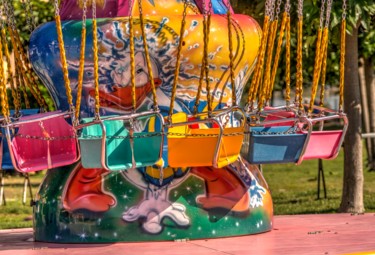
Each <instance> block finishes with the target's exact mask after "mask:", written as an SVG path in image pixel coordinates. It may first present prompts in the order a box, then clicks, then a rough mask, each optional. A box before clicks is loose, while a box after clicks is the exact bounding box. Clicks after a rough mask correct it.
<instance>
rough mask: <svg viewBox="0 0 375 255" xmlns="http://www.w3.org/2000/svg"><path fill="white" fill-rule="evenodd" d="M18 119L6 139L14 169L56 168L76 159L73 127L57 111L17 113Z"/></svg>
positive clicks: (28, 170)
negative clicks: (23, 114) (10, 135)
mask: <svg viewBox="0 0 375 255" xmlns="http://www.w3.org/2000/svg"><path fill="white" fill-rule="evenodd" d="M19 122H20V123H17V127H16V128H14V129H13V130H12V131H13V132H15V135H14V136H13V137H12V138H11V140H10V141H9V140H8V142H9V143H10V152H11V156H12V157H13V164H14V166H15V168H16V169H17V170H18V171H21V172H34V171H40V170H45V169H50V168H56V167H60V166H65V165H70V164H73V163H74V162H76V161H77V160H78V159H79V156H80V155H79V152H78V146H77V140H76V136H75V130H74V128H73V127H72V125H70V124H69V123H68V122H67V121H66V119H65V116H64V114H63V113H61V112H60V111H57V112H50V113H42V114H37V115H32V116H26V117H21V118H20V121H19ZM22 122H24V123H22Z"/></svg>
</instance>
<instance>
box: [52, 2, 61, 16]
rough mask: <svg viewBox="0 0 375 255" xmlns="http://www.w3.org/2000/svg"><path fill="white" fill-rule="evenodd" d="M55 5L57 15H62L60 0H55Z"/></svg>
mask: <svg viewBox="0 0 375 255" xmlns="http://www.w3.org/2000/svg"><path fill="white" fill-rule="evenodd" d="M53 3H54V5H53V7H54V8H55V16H59V15H60V8H59V0H54V2H53Z"/></svg>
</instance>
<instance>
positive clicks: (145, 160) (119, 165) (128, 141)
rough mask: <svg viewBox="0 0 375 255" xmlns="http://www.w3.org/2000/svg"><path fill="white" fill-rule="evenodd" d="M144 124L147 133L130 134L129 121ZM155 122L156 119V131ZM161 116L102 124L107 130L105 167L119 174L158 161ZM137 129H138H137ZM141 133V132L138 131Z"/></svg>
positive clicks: (109, 121)
mask: <svg viewBox="0 0 375 255" xmlns="http://www.w3.org/2000/svg"><path fill="white" fill-rule="evenodd" d="M130 119H132V120H133V121H134V122H142V123H146V126H148V130H144V131H137V130H134V131H133V134H132V135H131V134H130V130H129V129H128V128H126V127H127V126H129V124H130V123H129V121H130ZM155 119H159V128H157V127H156V125H157V123H156V120H155ZM162 123H163V120H162V116H161V115H160V114H155V113H151V114H148V115H147V114H146V115H139V114H135V115H134V117H131V118H124V119H114V120H105V121H104V125H105V128H106V130H107V139H106V165H107V168H108V169H109V170H112V171H118V170H124V169H130V168H134V167H146V166H152V165H154V164H155V163H157V162H158V161H159V160H160V159H161V155H162V148H163V135H162ZM138 129H140V128H138ZM141 129H142V130H143V128H141Z"/></svg>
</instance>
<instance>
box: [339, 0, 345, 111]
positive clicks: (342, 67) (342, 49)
mask: <svg viewBox="0 0 375 255" xmlns="http://www.w3.org/2000/svg"><path fill="white" fill-rule="evenodd" d="M345 37H346V0H343V3H342V21H341V38H340V101H339V112H340V113H341V112H343V104H344V86H345V47H346V45H345V44H346V40H345Z"/></svg>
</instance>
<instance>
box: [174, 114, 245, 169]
mask: <svg viewBox="0 0 375 255" xmlns="http://www.w3.org/2000/svg"><path fill="white" fill-rule="evenodd" d="M196 124H198V125H196ZM243 138H244V126H243V125H241V126H240V127H225V128H223V127H222V125H221V124H220V122H219V121H217V120H216V119H213V118H208V119H197V120H189V121H188V116H187V115H186V114H185V113H176V114H174V115H172V127H170V128H169V130H168V164H169V166H171V167H189V166H212V167H215V168H221V167H224V166H226V165H228V164H231V163H233V162H235V161H236V160H237V158H238V157H239V153H240V150H241V146H242V141H243Z"/></svg>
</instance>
